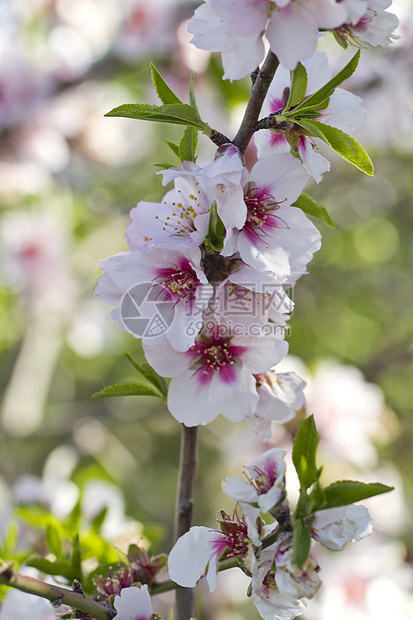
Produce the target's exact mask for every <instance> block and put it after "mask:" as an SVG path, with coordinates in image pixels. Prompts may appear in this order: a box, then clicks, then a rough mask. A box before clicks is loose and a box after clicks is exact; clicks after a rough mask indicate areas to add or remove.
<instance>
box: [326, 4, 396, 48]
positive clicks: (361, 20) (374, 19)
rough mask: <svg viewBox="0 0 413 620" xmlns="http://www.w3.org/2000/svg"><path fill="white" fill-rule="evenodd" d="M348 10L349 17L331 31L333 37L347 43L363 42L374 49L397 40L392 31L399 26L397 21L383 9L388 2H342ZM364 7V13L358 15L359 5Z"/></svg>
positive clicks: (394, 16)
mask: <svg viewBox="0 0 413 620" xmlns="http://www.w3.org/2000/svg"><path fill="white" fill-rule="evenodd" d="M343 4H345V5H346V6H347V7H348V9H349V17H348V18H347V19H346V22H345V23H344V24H342V25H341V26H340V27H339V28H335V29H334V30H333V32H334V34H335V36H336V37H337V38H338V39H340V40H341V41H343V42H344V43H345V44H347V43H350V44H351V43H356V44H357V43H358V42H359V41H363V42H365V43H369V44H370V45H373V46H374V47H377V46H378V45H380V46H382V47H386V46H387V45H389V43H392V42H393V40H394V39H399V38H400V37H399V36H398V35H395V34H394V30H395V29H396V28H397V26H398V25H399V20H398V18H397V17H396V15H394V14H393V13H388V12H387V11H386V10H385V9H387V7H389V6H390V4H391V1H390V2H389V0H363V2H361V1H359V2H355V1H354V0H344V2H343ZM361 4H363V5H364V11H363V12H362V13H361V14H360V11H359V10H354V7H356V8H357V9H359V8H360V5H361Z"/></svg>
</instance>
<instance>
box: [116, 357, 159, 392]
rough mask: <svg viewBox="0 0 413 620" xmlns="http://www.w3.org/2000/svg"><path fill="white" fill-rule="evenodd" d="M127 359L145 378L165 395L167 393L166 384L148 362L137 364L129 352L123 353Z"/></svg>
mask: <svg viewBox="0 0 413 620" xmlns="http://www.w3.org/2000/svg"><path fill="white" fill-rule="evenodd" d="M125 355H126V357H127V359H128V360H129V361H130V363H131V364H132V365H133V366H134V368H136V370H137V371H138V372H139V373H140V374H141V375H142V376H143V377H145V379H147V380H148V381H149V382H150V383H152V385H153V386H154V387H156V388H157V389H158V390H159V391H160V392H161V393H162V394H164V395H165V396H166V395H167V394H168V386H167V383H166V381H165V379H164V378H163V377H161V376H160V375H158V373H157V372H156V371H155V370H154V369H153V368H152V366H150V365H149V364H148V362H143V363H142V364H139V363H138V362H136V361H135V360H134V359H133V357H132V356H131V355H129V353H125Z"/></svg>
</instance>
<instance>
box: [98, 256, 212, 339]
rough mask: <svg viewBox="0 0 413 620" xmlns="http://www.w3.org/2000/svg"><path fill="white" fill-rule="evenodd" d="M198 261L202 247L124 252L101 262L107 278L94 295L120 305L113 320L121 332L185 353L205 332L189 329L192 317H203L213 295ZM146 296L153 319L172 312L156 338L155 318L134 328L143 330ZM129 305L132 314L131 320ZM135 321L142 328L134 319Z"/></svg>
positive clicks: (113, 314) (102, 278)
mask: <svg viewBox="0 0 413 620" xmlns="http://www.w3.org/2000/svg"><path fill="white" fill-rule="evenodd" d="M200 259H201V252H200V250H199V248H198V247H194V248H186V249H179V248H178V249H174V248H170V249H166V248H156V250H155V249H153V250H152V251H147V252H144V251H135V252H123V253H120V254H117V255H116V256H112V257H110V258H108V259H106V260H103V261H101V262H100V263H99V266H100V267H101V269H103V275H102V277H101V278H100V279H99V281H98V284H97V286H96V289H95V291H96V294H97V296H98V297H99V299H101V300H102V301H104V302H106V303H110V304H116V308H114V309H113V310H112V312H111V316H112V318H113V319H114V320H115V321H116V322H117V323H118V325H119V328H120V329H121V331H128V332H129V333H131V334H132V335H134V336H135V337H142V341H143V342H145V343H146V344H149V345H152V344H154V345H155V344H164V343H168V342H169V343H170V344H171V346H173V347H174V348H175V349H176V350H177V351H187V350H188V349H189V348H190V347H191V346H192V345H193V344H194V341H195V336H196V334H197V333H198V331H199V330H200V329H201V327H199V329H198V330H197V331H196V330H194V329H193V328H192V329H191V330H188V327H189V326H190V325H193V323H194V318H193V317H194V314H196V313H199V312H200V313H202V310H203V309H204V308H205V307H206V306H207V305H208V302H209V299H210V297H211V295H212V286H211V285H210V284H209V283H208V280H207V278H206V276H205V274H204V272H203V271H202V269H201V267H200ZM145 285H147V291H148V292H146V288H145ZM135 287H136V288H135ZM142 288H143V289H144V290H143V291H142ZM143 297H144V298H145V299H148V298H150V301H151V302H152V305H153V317H154V318H156V316H157V313H160V315H161V316H162V317H164V315H165V313H166V314H168V317H169V320H170V324H169V326H168V325H167V324H165V326H166V327H167V328H166V329H163V330H162V331H161V333H160V335H152V332H151V322H150V321H149V319H150V318H151V317H148V321H147V323H148V324H147V326H146V323H145V325H144V326H143V329H142V330H141V329H138V331H136V330H135V329H134V327H133V326H135V325H136V327H140V325H141V323H142V318H141V312H140V308H141V303H142V301H143ZM126 306H127V307H128V308H130V310H131V312H128V313H127V318H126V317H125V308H126ZM134 317H135V318H136V321H140V323H139V324H138V323H136V321H132V319H133V318H134ZM165 319H166V317H165ZM144 320H146V319H144ZM131 321H132V322H131ZM155 333H156V332H155Z"/></svg>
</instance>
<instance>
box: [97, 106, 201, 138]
mask: <svg viewBox="0 0 413 620" xmlns="http://www.w3.org/2000/svg"><path fill="white" fill-rule="evenodd" d="M105 116H120V117H123V118H135V119H137V120H143V121H154V122H158V123H170V124H172V125H186V126H188V127H195V128H197V129H200V130H201V131H203V130H204V129H205V128H206V123H204V122H203V121H202V119H201V118H200V116H199V113H198V111H197V110H195V109H194V108H193V107H192V106H190V105H188V104H187V103H168V104H164V105H161V106H157V105H150V104H148V103H125V104H124V105H121V106H119V107H117V108H114V109H113V110H111V111H110V112H108V113H107V114H105Z"/></svg>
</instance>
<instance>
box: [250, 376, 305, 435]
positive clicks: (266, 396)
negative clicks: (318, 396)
mask: <svg viewBox="0 0 413 620" xmlns="http://www.w3.org/2000/svg"><path fill="white" fill-rule="evenodd" d="M256 379H257V391H258V394H259V397H260V400H259V401H258V406H257V411H256V412H255V413H254V414H253V415H252V416H249V417H248V422H249V424H250V426H251V428H252V429H253V430H254V432H255V433H257V435H259V437H260V439H261V441H264V442H266V441H267V440H268V439H269V438H270V437H271V435H272V432H271V422H272V421H274V422H277V423H278V424H286V423H287V422H289V421H290V420H292V419H293V418H294V417H295V415H296V412H297V411H299V410H300V409H301V408H302V407H303V406H304V405H305V396H304V391H303V390H304V388H305V386H306V382H305V381H304V380H303V379H301V378H300V377H299V376H298V375H296V374H295V373H294V372H286V373H276V372H274V371H269V372H265V373H262V374H260V375H257V376H256Z"/></svg>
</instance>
